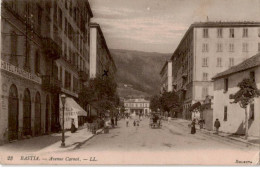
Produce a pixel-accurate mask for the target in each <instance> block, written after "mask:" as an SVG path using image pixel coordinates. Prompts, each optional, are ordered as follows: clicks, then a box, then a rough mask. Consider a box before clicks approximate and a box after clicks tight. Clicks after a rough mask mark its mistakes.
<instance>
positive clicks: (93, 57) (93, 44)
mask: <svg viewBox="0 0 260 170" xmlns="http://www.w3.org/2000/svg"><path fill="white" fill-rule="evenodd" d="M89 63H90V70H89V71H90V78H94V77H95V76H96V73H97V66H96V65H97V29H96V28H90V62H89Z"/></svg>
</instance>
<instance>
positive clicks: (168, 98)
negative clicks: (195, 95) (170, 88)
mask: <svg viewBox="0 0 260 170" xmlns="http://www.w3.org/2000/svg"><path fill="white" fill-rule="evenodd" d="M160 103H161V109H162V111H164V112H170V110H171V109H173V108H177V107H179V106H180V102H179V96H178V95H177V94H176V93H175V92H164V93H163V94H162V96H161V98H160Z"/></svg>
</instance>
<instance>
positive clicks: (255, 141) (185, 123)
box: [173, 119, 260, 147]
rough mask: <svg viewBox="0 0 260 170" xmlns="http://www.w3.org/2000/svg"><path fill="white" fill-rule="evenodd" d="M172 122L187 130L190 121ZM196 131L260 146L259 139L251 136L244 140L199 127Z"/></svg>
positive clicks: (237, 136)
mask: <svg viewBox="0 0 260 170" xmlns="http://www.w3.org/2000/svg"><path fill="white" fill-rule="evenodd" d="M173 121H174V122H177V123H178V124H181V125H183V126H186V127H187V128H188V126H189V124H190V123H191V121H189V120H185V119H173ZM196 130H198V131H200V132H202V133H204V134H207V135H210V136H214V137H224V138H226V139H230V140H235V141H238V142H242V143H245V144H249V145H253V146H258V147H259V146H260V138H259V137H253V136H249V137H248V140H245V139H244V136H241V135H234V134H230V133H225V132H219V134H218V135H217V134H216V133H215V131H210V130H207V129H200V127H199V125H196Z"/></svg>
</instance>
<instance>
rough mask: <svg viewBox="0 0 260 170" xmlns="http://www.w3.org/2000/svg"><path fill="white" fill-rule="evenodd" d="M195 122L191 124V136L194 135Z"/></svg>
mask: <svg viewBox="0 0 260 170" xmlns="http://www.w3.org/2000/svg"><path fill="white" fill-rule="evenodd" d="M195 124H196V123H195V120H193V121H192V122H191V134H195V133H196V128H195Z"/></svg>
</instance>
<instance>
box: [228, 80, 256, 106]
mask: <svg viewBox="0 0 260 170" xmlns="http://www.w3.org/2000/svg"><path fill="white" fill-rule="evenodd" d="M237 86H238V87H239V90H238V91H237V92H236V93H235V94H231V95H230V96H229V98H230V99H233V102H231V103H239V104H240V107H242V108H246V107H247V105H248V104H249V103H250V102H251V101H252V99H253V98H255V97H258V96H259V95H260V91H259V90H258V89H257V87H256V84H255V82H254V81H253V80H252V79H243V80H242V81H241V82H240V83H238V85H237Z"/></svg>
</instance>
